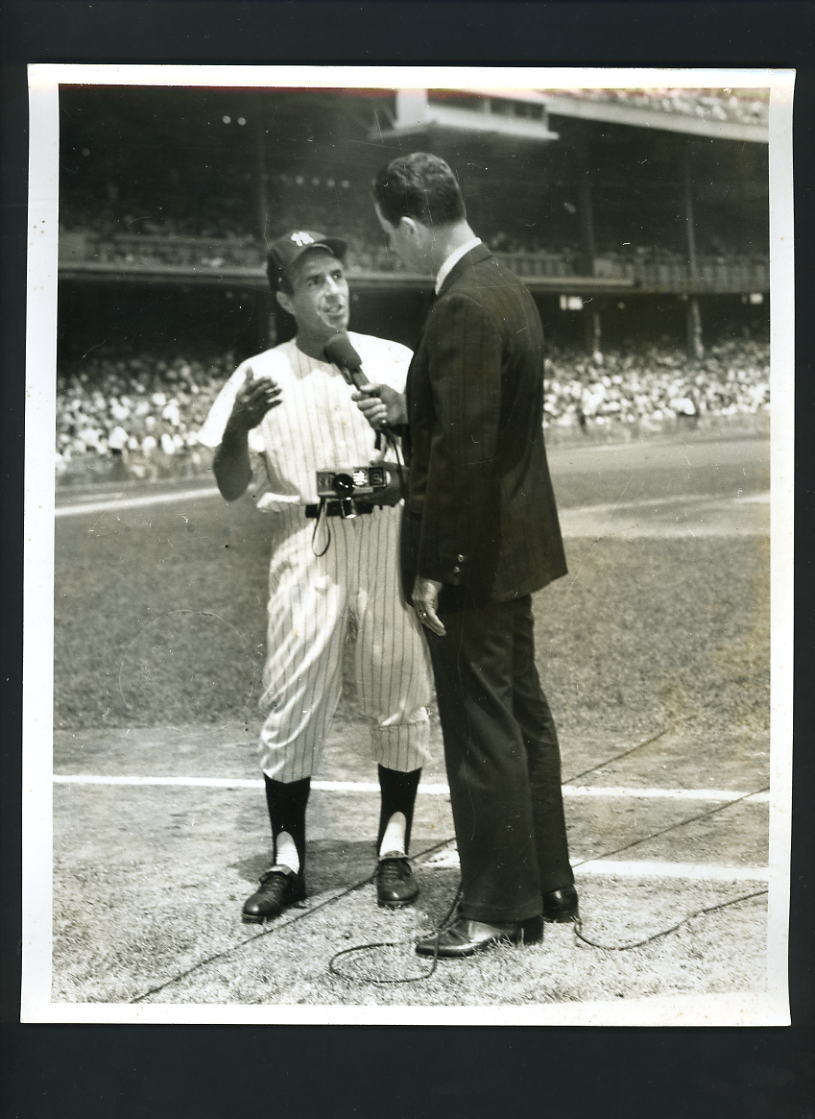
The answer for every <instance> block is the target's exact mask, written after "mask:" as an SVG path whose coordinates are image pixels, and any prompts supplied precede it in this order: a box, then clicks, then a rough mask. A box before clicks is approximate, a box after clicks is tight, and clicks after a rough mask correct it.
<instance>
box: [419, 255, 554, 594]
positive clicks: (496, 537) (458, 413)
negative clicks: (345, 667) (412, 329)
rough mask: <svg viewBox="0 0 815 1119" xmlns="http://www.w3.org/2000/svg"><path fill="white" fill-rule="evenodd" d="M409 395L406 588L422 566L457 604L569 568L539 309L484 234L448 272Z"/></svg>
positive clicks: (519, 590) (521, 589)
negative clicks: (546, 404) (547, 419)
mask: <svg viewBox="0 0 815 1119" xmlns="http://www.w3.org/2000/svg"><path fill="white" fill-rule="evenodd" d="M406 396H407V414H408V431H407V435H406V438H405V454H406V459H407V461H408V464H409V466H410V473H409V483H408V496H407V499H406V502H405V518H404V523H403V546H402V576H403V582H404V587H405V591H406V594H407V595H409V594H410V590H411V587H412V584H413V579H414V577H415V576H416V575H421V576H424V577H426V578H430V579H437V580H440V581H441V582H442V583H445V584H447V588H446V589H445V593H446V594H447V599H448V602H449V604H450V605H453V600H455V599H466V601H467V602H471V601H472V602H478V601H481V602H488V601H504V600H509V599H512V598H517V597H520V596H521V595H526V594H529V593H531V592H532V591H535V590H538V589H539V588H541V587H544V586H545V585H546V584H547V583H549V582H551V581H552V580H553V579H557V578H558V577H559V576H561V575H565V573H566V560H565V556H564V552H563V541H562V539H561V534H560V525H559V523H558V516H557V508H556V505H555V498H554V493H553V490H552V483H551V479H550V477H549V467H548V464H547V461H546V451H545V448H544V442H543V330H542V327H541V322H540V317H539V315H538V311H537V308H536V307H535V303H534V301H533V299H532V297H531V295H530V294H529V292H528V291H527V289H526V288H525V287H524V285H523V284H522V283H521V281H520V280H519V279H518V278H517V276H515V275H514V274H513V273H512V272H510V271H509V270H508V269H506V268H504V266H503V265H502V264H500V263H499V262H498V261H497V260H496V259H495V258H494V257H493V256H492V254H491V253H490V251H489V249H487V248H486V247H485V246H484V245H477V246H476V247H475V248H474V249H472V250H471V251H470V252H469V253H467V254H466V255H465V256H464V257H463V258H462V259H461V260H460V261H458V263H457V264H456V265H455V267H454V268H453V269H452V271H451V272H450V274H449V275H448V276H447V278H446V279H445V281H444V284H443V285H442V288H441V291H440V292H439V295H438V297H437V298H436V300H435V302H434V304H433V306H432V308H431V311H430V313H429V315H428V318H427V322H426V324H425V329H424V333H423V335H422V338H421V341H420V342H419V345H418V347H417V349H416V352H415V354H414V357H413V361H412V362H411V365H410V370H409V372H408V378H407V387H406ZM451 587H455V588H458V590H457V591H451V590H450V589H449V588H451Z"/></svg>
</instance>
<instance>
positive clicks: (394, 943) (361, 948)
mask: <svg viewBox="0 0 815 1119" xmlns="http://www.w3.org/2000/svg"><path fill="white" fill-rule="evenodd" d="M444 842H445V843H449V842H450V840H449V839H446V840H445V841H444ZM460 899H461V885H459V887H458V889H457V890H456V896H455V897H454V898H453V901H452V902H451V904H450V907H449V909H448V910H447V912H446V913H445V915H444V917H443V918H442V919H441V921H440V923H439V924H438V925H437V927H436V929H435V932H433V933H431V934H430V935H431V936H435V937H436V938H438V935H439V933H441V932H443V931H444V929H445V928H446V927H447V923H448V921H450V919H451V918H452V916H453V914H454V913H455V911H456V909H457V908H458V903H459V901H460ZM415 943H416V937H415V936H412V937H410V939H409V940H373V941H370V942H369V943H367V944H355V945H354V946H353V947H351V948H343V949H341V950H340V951H339V952H335V953H334V955H333V956H332V957H331V959H330V960H329V961H328V970H329V972H330V973H331V974H332V975H336V976H337V978H338V979H344V980H346V982H351V983H360V982H365V983H372V984H375V985H378V986H388V985H389V984H392V983H419V982H420V981H421V980H423V979H429V978H430V976H431V975H432V974H433V972H434V971H435V970H436V966H437V965H438V962H439V951H438V940H437V943H436V951H435V952H434V953H433V962H432V963H431V965H430V967H429V968H428V969H427V971H422V972H420V973H419V974H418V975H405V976H402V977H400V978H398V979H376V978H372V977H371V976H368V977H365V978H364V979H359V978H358V977H357V976H355V975H347V974H346V973H344V972H343V971H341V970H340V969H339V968H338V967H337V966H336V965H337V960H339V958H340V957H341V956H350V955H351V954H352V953H355V952H370V951H371V950H372V949H374V948H404V947H406V946H407V945H408V944H415Z"/></svg>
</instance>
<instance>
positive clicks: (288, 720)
mask: <svg viewBox="0 0 815 1119" xmlns="http://www.w3.org/2000/svg"><path fill="white" fill-rule="evenodd" d="M793 88H794V74H793V72H792V71H789V70H775V71H773V70H757V69H737V68H731V69H721V68H720V69H708V68H706V69H701V68H699V69H698V70H694V69H688V68H685V69H676V70H657V69H650V68H642V69H628V70H622V69H616V68H600V67H590V68H584V69H571V70H567V69H561V68H539V69H536V68H528V67H525V68H521V67H517V68H511V67H510V68H503V67H489V68H487V67H484V68H481V69H479V68H477V67H471V66H468V67H365V66H346V67H337V66H301V67H294V66H268V67H260V66H220V67H219V66H181V65H179V66H171V65H161V66H159V65H155V66H141V65H118V66H114V65H111V64H105V65H102V64H100V65H91V64H81V65H80V64H60V65H32V66H30V67H29V96H30V125H31V127H30V167H31V177H30V195H29V272H28V325H27V339H28V342H27V379H26V557H25V594H24V611H25V622H24V625H25V651H24V709H23V716H24V755H23V756H24V761H23V779H24V802H23V822H24V842H23V877H24V881H23V885H24V899H23V959H22V969H23V976H22V978H23V988H22V1010H21V1015H22V1020H23V1021H24V1022H88V1023H106V1022H110V1023H168V1024H171V1023H203V1024H208V1023H247V1024H266V1023H280V1024H301V1023H314V1024H345V1023H347V1024H357V1023H366V1024H368V1023H370V1024H378V1023H381V1024H403V1025H425V1024H434V1025H435V1024H439V1025H444V1024H450V1025H457V1024H458V1025H461V1024H465V1025H576V1026H581V1025H596V1026H659V1025H671V1026H765V1025H785V1024H788V1023H789V1003H788V990H787V926H788V908H789V843H790V826H791V819H790V816H791V813H790V803H791V800H790V785H791V741H792V724H791V719H792V680H791V667H790V664H791V649H792V637H791V622H792V604H791V593H792V582H791V580H792V539H791V531H792V499H793V484H792V478H793V473H792V454H793V417H792V408H793V383H794V372H793V348H792V347H793V342H792V335H793V321H792V315H793V312H792V287H793V285H792V266H793V253H792V228H793V223H792V219H793V215H792V143H791V122H792V98H793ZM52 607H53V612H52V613H51V610H52Z"/></svg>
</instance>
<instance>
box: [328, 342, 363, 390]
mask: <svg viewBox="0 0 815 1119" xmlns="http://www.w3.org/2000/svg"><path fill="white" fill-rule="evenodd" d="M324 352H325V356H326V359H327V360H328V361H330V362H331V364H332V365H336V366H337V368H338V369H340V370H341V371H342V372H343V374H344V375H345V378H346V380H348V381H350V382H351V383H352V384H353V386H354V388H356V389H361V388H362V387H363V386H364V385H368V384H370V381H369V380H368V378H367V377H366V376H365V374H364V373H363V372H362V358H361V357H360V356H359V354H358V353H357V351H356V350H355V349H354V347H353V346H352V344H351V339H350V338H349V337H348V335H347V334H346V333H345V332H344V331H343V332H342V333H341V334H332V335H331V337H330V338H329V339H328V341H327V342H326V344H325V351H324Z"/></svg>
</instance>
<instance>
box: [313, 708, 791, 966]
mask: <svg viewBox="0 0 815 1119" xmlns="http://www.w3.org/2000/svg"><path fill="white" fill-rule="evenodd" d="M663 734H665V731H664V730H662V731H660V732H659V734H656V735H654V736H653V737H652V738H650V739H649V740H648V742H654V741H655V740H656V739H657V738H659V737H660V736H661V735H663ZM646 744H647V743H644V742H641V743H639V744H638V745H637V746H634V747H632V748H631V750H626V751H625V754H620V755H617V756H618V757H624V756H625V755H627V754H630V753H633V751H634V750H637V749H639V748H640V746H644V745H646ZM603 764H606V763H603ZM594 768H595V769H600V768H601V766H595V767H594ZM589 772H591V770H586V771H585V773H589ZM585 773H584V774H579V775H578V776H584V775H585ZM571 780H574V778H571ZM768 788H769V786H764V787H763V788H761V789H754V790H752V791H751V792H749V793H743V794H741V795H740V796H738V797H735V798H734V799H733V800H729V801H726V802H725V803H724V804H717V805H716V806H715V807H713V808H707V809H705V810H704V811H702V812H697V813H696V814H695V815H693V816H687V817H685V818H684V819H682V820H677V821H676V822H675V823H673V824H669V825H668V826H667V827H664V828H660V829H659V830H658V831H655V832H652V833H651V834H650V835H646V836H642V837H641V838H640V839H633V840H631V842H629V843H625V844H623V845H622V846H620V847H615V848H614V849H613V850H611V851H605V852H604V853H603V854H602V855H594V856H592V857H591V858H590V859H581V860H580V862H577V863H574V864H573V865H574V867H575V868H576V867H579V866H582V865H583V863H588V862H600V860H601V859H608V858H610V857H611V856H612V855H619V854H620V853H621V852H623V851H628V850H629V849H630V848H632V847H638V846H640V845H641V844H643V843H648V842H649V841H650V840H652V839H658V838H659V837H660V836H662V835H665V834H666V833H667V832H670V831H673V830H674V829H676V828H680V827H684V826H686V825H687V824H693V823H696V822H697V821H698V820H703V819H706V818H707V817H709V816H713V815H715V814H716V813H717V812H723V811H724V809H726V808H732V807H733V805H735V804H740V803H741V801H743V800H748V799H749V798H750V797H753V796H757V795H758V794H759V793H764V792H767V790H768ZM454 839H455V837H454V836H452V837H451V838H450V839H449V840H446V841H445V842H446V843H452V842H453V841H454ZM443 845H444V844H440V846H443ZM767 892H768V891H767V890H766V889H763V890H758V891H756V892H755V893H753V894H746V895H744V896H743V897H739V898H733V899H731V900H729V901H724V902H719V903H718V904H717V905H712V906H708V907H707V908H705V909H700V910H698V911H697V912H696V913H691V914H688V915H687V916H686V917H683V918H682V920H681V921H679V922H677V924H675V925H671V927H670V928H667V929H661V930H659V931H658V932H656V933H652V934H651V936H648V937H646V938H645V939H644V940H640V941H636V942H635V943H632V944H618V945H610V944H599V943H595V942H593V941H591V940H589V938H588V937H585V936H584V935H583V933H582V927H583V925H582V921H581V920H580V919H579V918H578V920H576V921H575V922H573V924H574V929H575V938H576V940H577V939H579V940H581V941H583V943H585V944H588V945H590V946H591V947H592V948H600V949H602V950H603V951H606V952H629V951H631V949H633V948H641V947H642V946H643V945H645V944H650V943H651V941H654V940H658V939H659V938H660V937H663V936H668V935H669V934H670V933H672V932H675V931H676V930H677V929H679V928H681V927H682V925H684V924H687V922H688V921H692V920H693V919H694V918H695V917H699V916H702V915H704V914H706V913H713V912H715V911H716V910H717V909H725V908H726V907H727V906H729V905H736V904H737V903H738V902H741V901H748V900H750V899H751V898H754V897H760V896H762V895H764V894H766V893H767ZM460 896H461V885H460V884H459V887H458V889H457V891H456V896H455V898H454V899H453V903H452V905H451V906H450V908H449V910H448V911H447V914H446V915H445V917H444V919H443V920H442V922H441V924H440V925H439V926H438V928H437V930H436V935H437V936H438V934H439V933H440V932H442V931H443V930H444V927H445V925H446V924H447V922H448V921H449V919H450V917H451V915H452V913H453V912H454V910H455V908H456V906H457V905H458V902H459V898H460ZM415 943H416V938H415V937H412V938H411V939H410V940H400V941H376V942H371V943H367V944H359V945H357V946H356V947H352V948H344V949H342V951H340V952H337V953H335V955H333V956H332V957H331V960H330V961H329V965H328V969H329V971H330V972H331V973H332V974H333V975H338V976H339V977H340V978H342V979H345V980H347V981H350V982H355V983H359V984H362V983H370V984H377V985H387V984H396V983H417V982H419V981H420V980H423V979H429V978H430V976H431V975H433V973H434V972H435V970H436V965H437V963H438V955H434V957H433V963H432V965H431V967H430V968H429V970H428V971H426V972H423V973H421V974H420V975H412V976H410V977H408V978H401V979H379V978H375V977H356V976H349V975H345V974H343V973H342V972H341V971H339V970H338V969H336V968H335V966H334V963H335V961H336V960H338V959H339V958H340V956H348V955H351V954H352V953H354V952H367V951H371V950H372V949H374V948H395V947H402V946H403V945H407V944H415Z"/></svg>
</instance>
